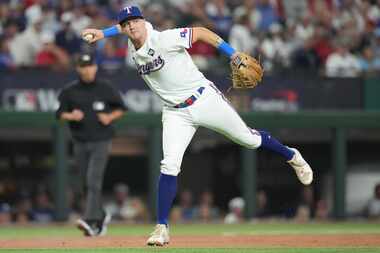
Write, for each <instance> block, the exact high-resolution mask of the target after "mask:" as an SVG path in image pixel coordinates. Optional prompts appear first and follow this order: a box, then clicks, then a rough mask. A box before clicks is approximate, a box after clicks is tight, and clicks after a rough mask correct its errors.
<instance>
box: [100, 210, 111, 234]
mask: <svg viewBox="0 0 380 253" xmlns="http://www.w3.org/2000/svg"><path fill="white" fill-rule="evenodd" d="M110 221H111V215H110V214H109V213H107V212H106V213H104V217H103V220H102V221H100V224H99V226H98V228H99V230H98V234H97V235H98V236H104V235H106V234H107V226H108V223H110Z"/></svg>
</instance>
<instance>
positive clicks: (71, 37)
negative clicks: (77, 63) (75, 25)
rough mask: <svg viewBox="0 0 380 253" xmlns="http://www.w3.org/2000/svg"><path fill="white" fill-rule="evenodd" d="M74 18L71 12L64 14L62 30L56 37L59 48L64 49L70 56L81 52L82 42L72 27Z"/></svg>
mask: <svg viewBox="0 0 380 253" xmlns="http://www.w3.org/2000/svg"><path fill="white" fill-rule="evenodd" d="M73 18H74V16H73V14H72V13H71V12H66V13H63V14H62V16H61V25H62V28H61V30H60V31H58V33H57V34H56V36H55V42H56V44H57V46H59V47H61V48H62V49H64V50H65V51H66V52H67V53H68V54H69V55H71V56H73V55H74V54H77V53H79V52H80V49H81V43H82V40H81V39H80V38H79V36H78V35H77V34H76V33H75V31H74V30H73V29H72V27H71V21H72V20H73Z"/></svg>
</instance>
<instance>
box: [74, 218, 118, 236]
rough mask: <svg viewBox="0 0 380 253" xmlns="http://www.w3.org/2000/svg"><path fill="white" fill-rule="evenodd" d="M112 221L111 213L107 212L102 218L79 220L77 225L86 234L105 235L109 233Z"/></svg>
mask: <svg viewBox="0 0 380 253" xmlns="http://www.w3.org/2000/svg"><path fill="white" fill-rule="evenodd" d="M110 221H111V215H110V214H108V213H105V214H104V216H103V219H102V220H92V221H90V220H84V219H79V220H77V227H78V229H80V230H81V231H83V234H84V235H85V236H104V235H106V234H107V225H108V223H110Z"/></svg>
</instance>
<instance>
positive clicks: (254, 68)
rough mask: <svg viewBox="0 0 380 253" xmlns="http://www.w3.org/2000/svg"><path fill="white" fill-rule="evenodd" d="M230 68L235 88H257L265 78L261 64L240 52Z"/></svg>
mask: <svg viewBox="0 0 380 253" xmlns="http://www.w3.org/2000/svg"><path fill="white" fill-rule="evenodd" d="M230 66H231V70H232V73H231V76H232V87H233V88H237V89H241V88H246V89H247V88H255V87H256V86H257V85H258V84H259V82H260V81H261V79H262V77H263V73H264V69H263V67H262V66H261V64H260V62H259V61H258V60H256V59H255V58H253V57H252V56H250V55H248V54H245V53H241V52H239V53H238V55H237V56H236V57H235V58H234V59H233V60H232V61H231V63H230Z"/></svg>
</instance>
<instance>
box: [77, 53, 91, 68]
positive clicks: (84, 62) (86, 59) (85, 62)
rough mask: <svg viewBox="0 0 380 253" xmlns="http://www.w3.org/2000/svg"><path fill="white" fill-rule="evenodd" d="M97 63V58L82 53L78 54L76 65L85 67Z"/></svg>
mask: <svg viewBox="0 0 380 253" xmlns="http://www.w3.org/2000/svg"><path fill="white" fill-rule="evenodd" d="M94 64H95V59H94V57H93V56H92V55H91V54H87V53H84V54H81V55H79V56H78V58H77V60H76V65H77V66H79V67H85V66H90V65H94Z"/></svg>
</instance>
